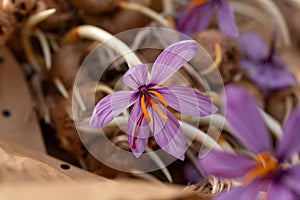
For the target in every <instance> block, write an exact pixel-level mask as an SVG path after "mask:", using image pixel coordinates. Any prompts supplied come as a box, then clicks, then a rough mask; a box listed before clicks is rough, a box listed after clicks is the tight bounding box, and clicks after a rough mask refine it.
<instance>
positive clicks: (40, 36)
mask: <svg viewBox="0 0 300 200" xmlns="http://www.w3.org/2000/svg"><path fill="white" fill-rule="evenodd" d="M34 34H35V35H36V37H37V38H38V40H39V42H40V44H41V48H42V51H43V55H44V60H45V65H46V68H47V69H48V70H50V69H51V65H52V64H51V61H52V58H51V51H50V46H49V43H48V41H47V38H46V36H45V34H44V33H43V31H41V30H40V29H38V28H36V29H35V30H34Z"/></svg>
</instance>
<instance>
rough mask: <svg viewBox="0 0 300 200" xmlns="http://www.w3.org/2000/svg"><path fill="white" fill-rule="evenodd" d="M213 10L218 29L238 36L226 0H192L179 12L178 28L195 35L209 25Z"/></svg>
mask: <svg viewBox="0 0 300 200" xmlns="http://www.w3.org/2000/svg"><path fill="white" fill-rule="evenodd" d="M215 12H217V18H218V25H219V28H220V30H221V31H222V32H223V33H224V34H225V35H228V36H230V37H238V35H239V33H238V29H237V26H236V23H235V18H234V14H233V11H232V9H231V7H230V5H229V4H228V2H227V1H226V0H192V1H191V2H190V3H189V4H188V5H186V6H184V7H183V8H182V10H181V11H180V12H179V15H178V21H177V27H178V30H179V31H180V32H182V33H185V34H187V35H195V34H197V33H199V32H201V31H203V30H204V29H206V28H207V27H208V26H209V24H210V22H211V21H212V18H213V16H214V14H215Z"/></svg>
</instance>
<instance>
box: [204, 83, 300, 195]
mask: <svg viewBox="0 0 300 200" xmlns="http://www.w3.org/2000/svg"><path fill="white" fill-rule="evenodd" d="M226 96H227V102H226V106H227V107H226V109H227V113H226V117H227V119H228V122H229V123H230V124H231V126H232V128H233V133H234V135H235V136H236V137H237V138H238V139H239V140H240V141H241V142H242V143H243V144H244V146H245V147H246V148H247V149H249V150H250V151H251V152H249V154H239V153H236V154H233V153H229V152H225V151H224V152H221V151H212V152H210V153H209V154H208V155H207V156H206V157H205V158H203V159H201V160H200V163H201V165H202V167H203V169H204V171H205V172H207V173H208V174H212V175H215V176H217V177H219V178H224V179H235V178H243V179H242V180H243V183H244V184H243V185H242V186H239V187H236V188H233V189H232V190H231V191H229V192H227V193H226V192H225V193H223V194H221V195H220V196H218V197H217V199H218V200H232V199H243V200H245V199H249V200H253V199H257V198H258V194H259V192H260V191H263V192H265V194H266V198H267V199H270V200H273V199H276V200H287V199H288V200H296V199H299V197H300V196H299V195H300V164H299V163H298V164H294V165H293V164H291V162H289V161H290V160H291V157H292V156H293V155H295V154H297V153H299V152H300V137H299V130H300V108H298V109H297V110H296V111H294V112H293V113H292V114H291V115H290V117H289V119H288V120H287V121H286V123H285V125H284V131H283V134H282V136H281V138H280V139H279V140H278V141H277V144H276V148H272V141H271V138H270V134H269V133H268V131H267V128H266V127H265V125H264V123H263V119H262V117H261V115H260V113H259V111H258V109H257V107H256V104H255V101H254V99H253V98H252V97H251V96H250V95H249V94H247V93H246V92H244V91H243V90H242V89H240V88H237V87H234V86H228V87H227V88H226Z"/></svg>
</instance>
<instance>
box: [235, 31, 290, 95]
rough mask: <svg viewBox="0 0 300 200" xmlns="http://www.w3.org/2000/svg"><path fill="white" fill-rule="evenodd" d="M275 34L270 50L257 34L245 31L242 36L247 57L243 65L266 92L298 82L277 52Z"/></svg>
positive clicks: (241, 42)
mask: <svg viewBox="0 0 300 200" xmlns="http://www.w3.org/2000/svg"><path fill="white" fill-rule="evenodd" d="M275 40H276V37H275V34H274V36H273V39H272V41H271V48H270V50H269V52H268V50H267V49H266V45H265V44H264V42H263V41H262V40H261V39H260V38H259V37H258V36H256V35H255V34H252V33H244V34H243V35H241V37H240V46H241V50H242V52H243V53H244V55H245V57H246V59H245V60H243V61H242V62H241V67H242V68H244V69H246V70H248V75H249V77H250V78H251V79H252V80H253V81H254V82H255V83H256V84H257V85H258V86H259V87H260V88H261V89H262V90H263V91H264V92H265V94H268V92H269V91H272V90H276V89H281V88H285V87H289V86H291V84H292V83H295V82H296V78H295V76H294V75H293V74H292V73H291V72H290V71H288V70H287V69H286V66H285V65H284V63H283V62H282V60H281V59H280V57H279V56H278V54H277V53H276V52H275V46H276V45H275Z"/></svg>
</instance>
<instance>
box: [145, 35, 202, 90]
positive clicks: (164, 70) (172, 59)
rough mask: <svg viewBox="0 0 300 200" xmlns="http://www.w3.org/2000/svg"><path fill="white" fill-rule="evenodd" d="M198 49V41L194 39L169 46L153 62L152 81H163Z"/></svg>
mask: <svg viewBox="0 0 300 200" xmlns="http://www.w3.org/2000/svg"><path fill="white" fill-rule="evenodd" d="M197 50H198V46H197V42H195V41H194V40H184V41H180V42H177V43H174V44H172V45H170V46H169V47H167V48H166V49H165V50H164V51H163V52H162V53H161V54H160V55H159V56H158V57H157V59H156V60H155V62H154V64H153V67H152V71H151V76H150V83H153V84H161V83H163V82H164V81H165V80H167V79H168V78H169V77H170V76H172V75H173V74H174V73H175V72H176V71H177V70H178V69H179V68H180V67H182V65H184V64H185V63H187V62H188V61H189V60H191V59H192V58H193V57H194V56H195V54H196V52H197Z"/></svg>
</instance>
